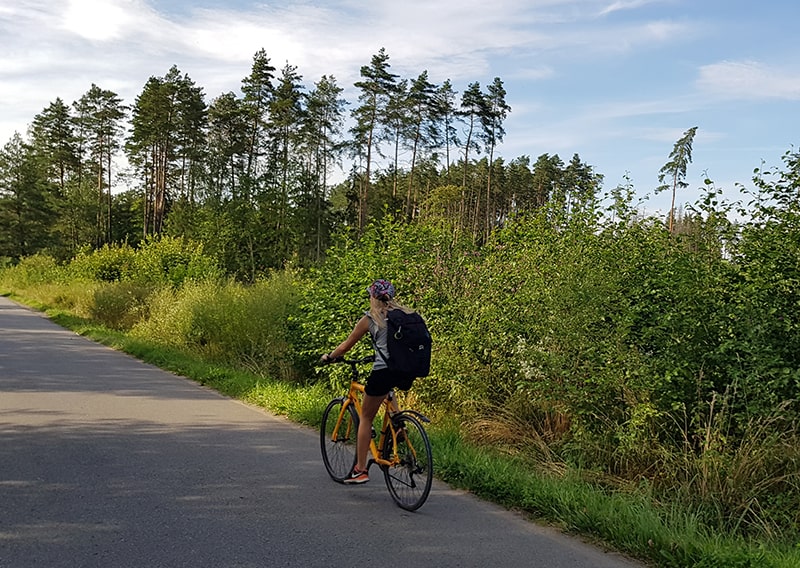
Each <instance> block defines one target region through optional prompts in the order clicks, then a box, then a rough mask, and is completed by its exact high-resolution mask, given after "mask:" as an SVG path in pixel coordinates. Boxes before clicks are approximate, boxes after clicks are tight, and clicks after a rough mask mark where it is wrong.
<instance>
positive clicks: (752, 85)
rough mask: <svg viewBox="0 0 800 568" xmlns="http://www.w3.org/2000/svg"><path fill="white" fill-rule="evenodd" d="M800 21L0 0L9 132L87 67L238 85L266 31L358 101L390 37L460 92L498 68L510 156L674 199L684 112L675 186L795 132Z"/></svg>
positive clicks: (595, 4)
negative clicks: (557, 164)
mask: <svg viewBox="0 0 800 568" xmlns="http://www.w3.org/2000/svg"><path fill="white" fill-rule="evenodd" d="M797 22H800V2H797V0H764V1H763V2H755V1H752V0H493V1H492V2H487V1H485V0H458V1H454V0H399V1H398V0H392V1H388V0H369V1H364V0H307V1H291V0H281V1H276V0H260V1H251V0H172V1H166V0H0V145H3V144H5V143H7V142H8V141H9V140H10V139H11V137H12V136H13V135H14V133H15V132H19V133H20V134H21V135H23V136H25V135H26V133H27V129H28V127H29V125H30V124H31V122H32V120H33V117H34V116H36V115H37V114H38V113H40V112H41V111H42V110H43V109H44V108H46V107H47V106H48V105H49V104H50V103H51V102H53V101H54V100H55V99H56V98H57V97H60V98H61V99H62V101H64V102H65V103H66V104H71V103H73V102H74V101H76V100H77V99H79V98H80V97H81V96H82V95H83V94H85V93H86V92H87V91H88V90H89V88H90V87H91V85H92V84H93V83H94V84H96V85H98V86H99V87H100V88H102V89H107V90H111V91H114V92H115V93H117V94H118V95H119V96H120V97H121V98H122V99H123V103H124V104H127V105H132V104H134V102H135V99H136V96H137V95H138V94H140V93H141V91H142V88H143V87H144V85H145V83H146V81H147V80H148V78H150V77H163V76H164V75H165V74H166V73H167V72H168V71H169V69H170V67H172V66H173V65H176V66H177V67H178V69H179V70H180V71H181V72H182V73H184V74H187V75H188V76H189V77H190V78H191V79H192V80H193V81H194V82H195V84H196V85H197V86H199V87H202V88H203V92H204V94H205V97H206V101H207V102H211V100H212V99H213V98H215V97H217V96H219V95H221V94H223V93H226V92H230V91H233V92H237V93H238V92H239V89H240V87H241V81H242V79H243V78H244V77H246V76H247V75H248V74H249V73H250V70H251V67H252V63H253V56H254V54H255V53H256V52H257V51H258V50H260V49H262V48H263V49H264V50H265V51H266V53H267V55H268V56H269V58H270V60H271V62H272V64H273V65H274V66H275V67H277V68H279V69H280V68H281V67H283V66H284V65H285V64H287V63H288V64H290V65H293V66H296V67H297V72H298V73H299V74H300V75H302V77H303V83H304V84H305V86H306V87H307V88H308V89H311V88H313V85H314V83H315V82H317V81H318V80H319V79H320V78H321V77H322V75H328V76H331V75H332V76H334V77H335V78H336V80H337V83H338V84H339V86H340V87H343V88H344V89H345V91H344V93H343V96H344V98H345V99H347V100H348V101H350V102H351V103H355V102H356V101H357V91H356V89H355V88H354V87H353V83H354V82H355V81H358V80H359V70H360V68H361V67H362V66H364V65H368V64H369V63H370V60H371V58H372V56H373V55H374V54H376V53H377V52H378V51H379V50H380V49H381V48H385V49H386V52H387V54H388V55H389V63H390V65H391V71H392V72H394V73H396V74H398V75H399V76H400V77H401V78H408V79H413V78H416V77H417V76H418V75H419V74H420V73H421V72H422V71H425V70H427V71H428V75H429V79H430V80H431V81H432V82H433V83H436V84H441V83H442V82H444V81H445V80H447V79H449V80H450V81H451V83H452V84H453V87H454V88H455V90H456V91H458V93H459V97H460V94H461V92H463V91H464V90H465V89H466V87H467V85H468V84H470V83H472V82H475V81H477V82H479V83H480V84H481V86H483V87H484V89H485V88H486V87H487V86H488V85H489V84H490V83H491V82H492V81H493V80H494V78H495V77H500V79H501V80H502V81H503V83H504V86H505V88H506V91H507V95H506V102H507V103H508V104H509V105H510V106H511V112H510V113H509V115H508V117H507V118H506V121H505V123H504V127H505V131H506V134H505V137H504V139H503V142H502V144H501V145H500V146H499V147H498V151H497V153H498V154H499V155H500V156H502V157H503V158H505V159H506V160H507V161H508V160H512V159H514V158H517V157H520V156H530V157H531V160H532V161H535V160H536V158H537V157H538V156H540V155H542V154H545V153H546V154H550V155H553V154H558V155H559V157H561V159H562V160H563V161H564V162H569V160H570V159H571V158H572V156H573V155H574V154H576V153H577V154H578V155H579V156H580V158H581V160H582V161H583V162H584V163H586V164H589V165H590V166H592V167H593V168H594V171H595V172H596V173H599V174H602V175H603V176H604V188H605V189H606V190H610V189H613V188H614V187H616V186H618V185H621V184H624V183H626V180H628V179H629V180H630V182H631V183H632V184H633V186H634V188H635V190H636V194H637V196H638V198H640V199H643V200H646V201H645V204H644V208H646V209H648V210H651V211H667V210H668V208H669V197H670V196H669V192H666V193H660V194H655V193H654V189H655V188H656V187H657V186H658V185H659V180H658V175H659V170H660V169H661V167H662V166H663V165H664V164H666V163H667V161H668V160H669V154H670V152H671V151H672V149H673V146H674V145H675V142H676V141H677V140H678V139H679V138H681V136H682V135H683V133H684V132H685V131H686V130H688V129H689V128H691V127H694V126H696V127H697V128H698V130H697V134H696V136H695V138H694V143H693V152H692V158H693V161H692V163H691V164H690V165H689V167H688V169H687V175H686V180H685V181H686V182H687V183H688V184H689V187H688V188H686V189H685V190H681V191H680V193H679V195H678V204H682V203H691V202H694V201H695V200H696V199H697V198H698V196H699V195H700V194H701V190H700V188H701V187H702V186H703V180H704V179H705V178H706V176H707V177H708V178H710V179H711V180H713V182H714V186H715V187H717V188H719V189H721V190H722V191H723V196H724V197H725V198H726V199H729V200H736V199H740V198H741V196H740V194H739V192H738V189H737V187H738V185H739V184H742V185H744V186H745V187H752V185H753V184H752V177H753V170H754V169H755V168H758V167H761V166H762V164H763V165H764V166H765V167H767V168H770V167H779V166H781V165H782V161H781V156H782V155H783V154H784V153H785V152H786V151H790V150H791V151H796V150H797V146H798V144H800V49H798V48H800V34H798V33H797V32H796V26H797ZM353 106H354V104H351V108H352V107H353Z"/></svg>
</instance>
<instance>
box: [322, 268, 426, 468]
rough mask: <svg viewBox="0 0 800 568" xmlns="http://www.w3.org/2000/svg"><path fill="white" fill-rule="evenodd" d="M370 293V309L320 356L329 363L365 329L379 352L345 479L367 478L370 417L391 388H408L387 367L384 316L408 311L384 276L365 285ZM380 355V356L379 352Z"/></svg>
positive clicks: (407, 385) (403, 379)
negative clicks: (342, 337) (398, 311)
mask: <svg viewBox="0 0 800 568" xmlns="http://www.w3.org/2000/svg"><path fill="white" fill-rule="evenodd" d="M367 292H368V293H369V311H368V312H364V316H363V317H362V318H361V319H360V320H358V323H357V324H356V326H355V328H353V331H352V332H350V335H349V336H348V337H347V339H345V340H344V341H343V342H342V343H341V344H340V345H339V346H338V347H336V349H334V350H333V351H331V352H330V353H326V354H325V355H323V356H322V358H321V360H322V362H323V363H329V362H330V361H332V360H335V359H338V358H339V357H341V356H343V355H344V354H345V353H347V352H348V351H349V350H350V349H352V347H353V346H354V345H355V344H356V343H358V341H359V340H360V339H361V338H362V337H364V335H366V333H367V332H369V333H370V335H371V336H372V344H373V345H374V346H375V349H376V350H377V351H378V353H376V354H375V362H374V363H373V366H372V373H370V376H369V378H368V379H367V385H366V387H365V389H364V393H365V394H364V398H363V400H362V401H361V418H360V420H359V424H358V437H357V439H356V465H355V467H354V468H353V471H352V472H351V473H350V475H349V476H348V477H347V478H345V480H344V482H345V483H366V482H367V481H369V473H368V472H367V453H368V451H369V442H370V439H371V438H372V421H373V420H374V418H375V415H376V414H377V413H378V410H379V409H380V407H381V404H382V403H383V401H384V399H385V398H386V395H387V394H389V391H391V390H392V389H394V388H400V389H403V390H405V389H408V388H409V387H410V386H411V384H410V382H409V380H408V379H407V378H405V377H403V376H401V375H398V374H397V373H396V372H394V371H392V370H391V369H389V368H388V366H387V364H386V361H387V360H388V359H389V350H388V347H387V343H386V341H387V335H386V317H387V314H388V313H389V312H390V311H392V310H403V311H404V312H407V313H408V312H411V311H412V310H409V309H408V308H406V307H403V306H401V305H400V304H398V303H397V302H396V301H395V299H394V296H395V289H394V286H392V284H391V283H390V282H388V281H386V280H382V279H381V280H376V281H375V282H373V283H372V285H370V287H369V288H367ZM381 355H382V356H381Z"/></svg>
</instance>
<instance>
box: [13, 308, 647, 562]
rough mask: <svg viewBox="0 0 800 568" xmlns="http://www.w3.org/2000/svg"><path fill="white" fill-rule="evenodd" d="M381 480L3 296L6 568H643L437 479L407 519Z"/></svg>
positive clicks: (282, 423)
mask: <svg viewBox="0 0 800 568" xmlns="http://www.w3.org/2000/svg"><path fill="white" fill-rule="evenodd" d="M434 452H435V448H434ZM374 471H375V472H376V473H378V475H375V476H373V477H374V478H375V479H373V480H372V481H371V482H370V483H368V484H366V485H363V486H357V487H345V486H342V485H339V484H336V483H334V482H332V481H331V480H330V479H329V478H328V476H327V474H326V473H325V468H324V466H323V465H322V460H321V458H320V453H319V442H318V435H317V433H316V432H315V431H313V430H311V429H308V428H305V427H302V426H298V425H295V424H292V423H290V422H288V421H286V420H284V419H282V418H279V417H275V416H272V415H270V414H268V413H266V412H264V411H262V410H260V409H257V408H252V407H249V406H246V405H244V404H241V403H239V402H236V401H233V400H230V399H228V398H225V397H223V396H221V395H219V394H217V393H216V392H214V391H211V390H209V389H207V388H204V387H202V386H200V385H198V384H196V383H194V382H192V381H190V380H187V379H185V378H183V377H179V376H175V375H173V374H170V373H167V372H165V371H162V370H159V369H157V368H155V367H152V366H150V365H147V364H144V363H142V362H140V361H137V360H136V359H133V358H131V357H129V356H127V355H125V354H122V353H119V352H116V351H114V350H112V349H109V348H106V347H103V346H101V345H98V344H95V343H93V342H91V341H89V340H87V339H84V338H82V337H80V336H78V335H76V334H74V333H72V332H71V331H67V330H65V329H63V328H61V327H59V326H57V325H55V324H53V323H52V322H51V321H49V320H48V319H46V318H45V317H43V316H42V315H40V314H38V313H36V312H34V311H31V310H28V309H26V308H23V307H21V306H18V305H17V304H15V303H13V302H11V301H9V300H8V299H6V298H2V297H0V567H1V568H26V567H36V568H42V567H62V566H63V567H67V568H75V567H102V568H112V567H114V568H116V567H142V568H155V567H183V566H187V567H189V566H191V567H193V568H202V567H210V568H223V567H274V566H286V567H302V568H308V567H316V566H320V567H323V566H324V567H329V566H358V565H362V564H365V565H366V564H387V565H394V566H419V567H423V566H434V567H443V568H444V567H455V566H459V567H473V566H474V567H480V568H485V567H488V566H503V567H517V566H526V567H551V568H566V567H572V568H623V567H634V566H640V565H639V564H637V563H634V562H632V561H629V560H626V559H624V558H623V557H621V556H619V555H617V554H614V553H609V552H604V551H602V550H600V549H598V548H595V547H593V546H591V545H588V544H586V543H583V542H581V541H579V540H577V539H574V538H570V537H567V536H564V535H562V534H560V533H558V532H557V531H555V530H552V529H549V528H542V527H539V526H537V525H535V524H533V523H531V522H529V521H527V520H525V519H523V518H522V517H520V516H518V515H516V514H514V513H511V512H508V511H505V510H503V509H501V508H498V507H496V506H494V505H491V504H487V503H485V502H482V501H480V500H478V499H476V498H474V497H473V496H471V495H469V494H466V493H464V492H461V491H456V490H452V489H450V488H448V487H447V486H446V485H444V484H441V483H436V484H435V485H434V488H433V491H432V493H431V496H430V498H429V500H428V501H427V503H426V504H425V505H424V506H423V507H422V508H421V509H420V510H419V511H417V512H415V513H408V512H405V511H403V510H402V509H400V508H398V507H397V506H395V505H394V503H393V502H392V500H391V498H390V496H389V494H388V492H387V491H386V487H385V485H384V484H383V479H382V477H380V476H379V472H377V470H374ZM369 556H374V558H369Z"/></svg>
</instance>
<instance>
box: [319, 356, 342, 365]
mask: <svg viewBox="0 0 800 568" xmlns="http://www.w3.org/2000/svg"><path fill="white" fill-rule="evenodd" d="M342 359H343V357H331V356H330V353H325V354H323V355H322V357H320V358H319V361H320V363H322V364H323V365H328V364H330V363H336V362H338V361H341V360H342Z"/></svg>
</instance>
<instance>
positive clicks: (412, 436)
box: [382, 414, 433, 511]
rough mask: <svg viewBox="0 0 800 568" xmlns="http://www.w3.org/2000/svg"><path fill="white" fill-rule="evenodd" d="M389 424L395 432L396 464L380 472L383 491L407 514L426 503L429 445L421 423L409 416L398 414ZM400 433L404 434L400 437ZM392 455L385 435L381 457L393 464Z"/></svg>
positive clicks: (430, 475) (430, 469) (429, 479)
mask: <svg viewBox="0 0 800 568" xmlns="http://www.w3.org/2000/svg"><path fill="white" fill-rule="evenodd" d="M392 424H393V425H394V429H395V431H396V432H398V440H397V457H398V459H399V462H398V463H397V465H393V466H385V467H384V468H383V476H384V479H385V480H386V487H387V488H388V489H389V493H390V494H391V496H392V499H394V502H395V503H397V505H398V506H400V507H401V508H403V509H405V510H406V511H416V510H417V509H419V508H420V507H422V505H423V503H425V500H426V499H427V498H428V495H429V494H430V492H431V485H433V454H432V452H431V443H430V440H429V439H428V434H427V432H425V428H424V427H423V426H422V423H421V422H420V421H419V420H417V419H416V418H415V417H414V416H412V415H409V414H400V415H398V416H396V417H394V418H393V419H392ZM401 431H402V432H403V433H402V434H399V433H400V432H401ZM394 455H395V454H394V447H393V444H392V436H391V434H388V435H387V436H386V437H385V439H384V442H383V448H382V456H383V458H384V459H385V460H390V461H393V458H394Z"/></svg>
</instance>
